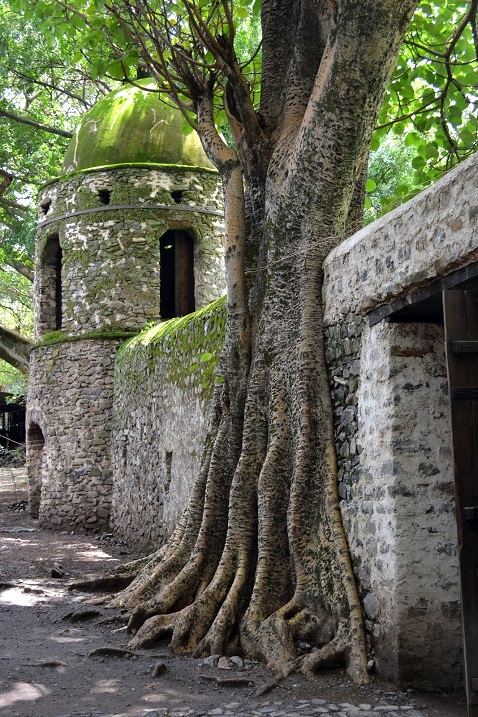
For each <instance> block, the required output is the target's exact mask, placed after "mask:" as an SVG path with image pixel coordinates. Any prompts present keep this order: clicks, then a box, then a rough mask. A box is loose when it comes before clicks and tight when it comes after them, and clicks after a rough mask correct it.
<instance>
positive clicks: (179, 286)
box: [160, 230, 195, 319]
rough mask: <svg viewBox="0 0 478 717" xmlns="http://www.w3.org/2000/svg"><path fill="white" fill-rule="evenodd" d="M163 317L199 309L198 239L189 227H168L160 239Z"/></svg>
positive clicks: (181, 314) (161, 306)
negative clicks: (196, 295)
mask: <svg viewBox="0 0 478 717" xmlns="http://www.w3.org/2000/svg"><path fill="white" fill-rule="evenodd" d="M160 262H161V289H160V314H161V318H162V319H172V318H173V317H175V316H185V315H186V314H190V313H191V312H192V311H194V310H195V304H194V243H193V240H192V238H191V237H190V236H189V234H187V233H186V232H185V231H171V230H170V231H167V232H166V233H165V234H163V236H162V237H161V241H160Z"/></svg>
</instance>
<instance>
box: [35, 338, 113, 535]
mask: <svg viewBox="0 0 478 717" xmlns="http://www.w3.org/2000/svg"><path fill="white" fill-rule="evenodd" d="M120 343H121V341H120V340H105V341H100V340H95V341H72V342H62V343H58V344H53V345H45V346H39V347H37V348H35V349H34V350H33V351H32V358H31V368H30V389H29V395H28V404H27V406H28V407H27V417H26V425H27V431H28V432H29V434H30V438H33V439H36V440H29V441H28V443H27V461H28V466H29V480H30V504H31V510H32V512H33V513H36V512H37V511H39V518H40V523H41V524H42V525H49V526H51V527H54V528H58V529H60V528H65V529H69V530H72V529H86V530H91V529H94V530H99V529H102V528H103V529H105V528H107V527H108V520H109V513H110V505H111V490H112V470H111V427H112V424H111V415H112V396H113V368H114V358H115V354H116V351H117V348H118V346H119V344H120Z"/></svg>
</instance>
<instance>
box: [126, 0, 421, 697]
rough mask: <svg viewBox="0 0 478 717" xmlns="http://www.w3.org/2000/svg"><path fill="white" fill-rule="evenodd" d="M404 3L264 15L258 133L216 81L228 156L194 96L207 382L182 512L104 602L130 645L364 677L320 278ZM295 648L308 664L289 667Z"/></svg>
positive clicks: (375, 0)
mask: <svg viewBox="0 0 478 717" xmlns="http://www.w3.org/2000/svg"><path fill="white" fill-rule="evenodd" d="M415 5H416V0H398V1H397V0H363V1H361V2H356V0H338V1H334V0H332V1H331V2H325V1H324V2H320V1H319V2H317V3H312V2H308V0H306V1H305V2H299V0H294V1H293V2H290V0H276V1H275V2H274V1H273V0H266V1H265V2H264V5H263V30H264V46H263V53H264V58H263V67H264V76H263V88H262V100H261V108H260V114H259V116H260V117H261V118H262V122H261V124H260V126H259V124H258V123H257V122H255V121H254V118H253V117H252V118H251V106H250V104H248V103H247V102H246V101H245V100H244V97H243V94H242V92H243V85H242V84H241V82H240V81H239V79H238V77H237V72H236V71H237V67H236V68H234V67H232V68H226V70H225V74H226V75H227V80H228V82H229V88H228V92H229V96H228V97H229V99H228V103H229V109H230V110H231V108H232V107H234V116H233V121H232V123H233V130H234V136H235V138H236V145H237V153H238V157H236V156H235V154H234V153H233V154H231V150H228V151H225V149H224V147H223V145H221V143H220V142H218V137H217V135H215V133H214V128H213V124H212V112H211V107H212V100H211V98H208V96H207V92H206V91H205V90H204V91H203V93H202V94H201V96H200V97H198V98H196V107H197V111H198V124H199V132H200V136H201V138H202V141H203V144H204V147H205V149H206V151H207V152H208V154H209V156H210V158H211V159H212V160H213V161H214V162H215V164H216V166H217V167H218V169H219V171H220V172H221V174H222V176H223V180H224V188H225V197H226V263H227V271H228V291H229V298H228V319H227V328H226V342H225V349H224V353H223V357H222V361H221V365H220V368H219V372H220V373H221V374H222V375H223V376H224V382H223V384H222V386H221V387H219V388H217V389H216V393H215V397H214V401H213V408H212V419H211V428H210V432H209V435H208V439H207V442H206V449H205V453H204V458H203V463H202V468H201V471H200V474H199V476H198V479H197V481H196V484H195V487H194V489H193V492H192V496H191V500H190V503H189V506H188V509H187V510H186V512H185V514H184V515H183V517H182V519H181V521H180V524H179V526H178V528H177V530H176V531H175V533H174V535H173V536H172V538H171V540H170V541H169V543H168V544H167V545H166V546H165V547H164V548H162V549H161V550H160V551H158V553H157V554H155V555H153V556H152V557H151V559H150V561H149V562H148V564H147V565H146V566H145V567H144V566H143V567H142V568H141V570H139V571H138V569H137V567H136V566H132V567H131V570H130V571H129V572H128V568H126V569H123V573H122V575H123V576H124V575H126V577H127V579H128V580H131V581H132V582H131V583H130V585H129V586H128V587H127V588H126V589H125V590H123V591H122V592H121V593H120V594H119V595H118V596H117V597H116V598H115V599H114V600H113V601H112V606H114V607H121V608H128V609H130V610H131V618H130V622H129V629H130V631H131V633H132V634H133V638H132V641H131V645H132V646H133V647H145V646H148V645H151V644H152V643H154V641H155V640H157V639H158V638H159V637H160V636H161V635H164V634H170V635H171V644H172V647H173V648H174V649H175V650H176V651H177V652H194V654H195V655H204V654H210V653H219V654H224V652H225V650H226V648H227V647H228V646H237V645H238V644H241V646H242V647H243V648H244V650H245V651H246V653H247V654H249V655H250V656H253V657H256V658H260V659H263V660H265V661H266V662H267V663H268V664H269V665H270V666H271V667H272V668H274V669H275V670H277V671H278V672H283V673H285V672H287V671H290V669H292V668H294V669H301V670H303V671H305V672H313V671H315V670H316V669H317V668H318V667H320V666H322V665H330V664H334V663H335V662H336V661H338V660H340V661H345V663H346V664H347V668H348V672H349V675H350V676H351V677H352V679H354V680H355V681H356V682H358V683H360V682H365V681H366V680H367V669H366V664H367V657H366V650H365V641H364V630H363V619H362V610H361V606H360V602H359V599H358V594H357V590H356V586H355V581H354V575H353V571H352V566H351V561H350V556H349V551H348V546H347V541H346V537H345V534H344V530H343V526H342V522H341V517H340V510H339V501H338V495H337V471H336V458H335V447H334V434H333V422H332V418H333V414H332V406H331V399H330V394H329V382H328V377H327V367H326V362H325V350H324V337H323V305H322V295H321V280H322V263H323V260H324V259H325V257H326V255H327V254H328V252H329V251H330V250H331V248H332V247H333V246H335V244H336V243H337V242H339V241H341V240H342V239H343V238H345V236H347V232H349V231H350V229H351V225H355V224H356V221H357V211H356V207H357V198H360V196H362V195H363V176H364V167H365V162H366V158H367V154H368V148H369V143H370V137H371V133H372V130H373V127H374V124H375V121H376V117H377V114H378V111H379V109H380V104H381V102H382V99H383V95H384V92H385V88H386V84H387V82H388V78H389V75H390V73H391V70H392V68H393V66H394V63H395V61H396V57H397V54H398V50H399V46H400V42H401V39H402V37H403V34H404V32H405V29H406V26H407V24H408V22H409V20H410V17H411V14H412V12H413V9H414V7H415ZM285 28H287V31H286V30H285ZM288 38H290V41H291V42H292V43H293V45H292V48H290V47H289V45H288ZM232 56H233V53H232V54H231V57H232ZM231 93H232V95H233V97H232V100H233V101H230V99H231ZM231 111H232V110H231ZM239 162H240V164H239ZM240 167H242V171H243V174H244V179H245V186H246V195H245V199H244V200H243V199H242V196H241V188H240V187H241V182H240V181H238V177H239V176H240V175H239V174H238V171H239V168H240ZM354 228H355V227H354ZM243 259H244V261H245V270H244V267H243ZM302 639H303V640H307V641H308V642H311V643H312V644H313V645H314V650H313V651H312V652H311V653H310V654H309V655H306V656H303V657H301V658H300V659H298V658H297V652H296V648H295V642H296V641H297V640H302Z"/></svg>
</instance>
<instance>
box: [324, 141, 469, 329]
mask: <svg viewBox="0 0 478 717" xmlns="http://www.w3.org/2000/svg"><path fill="white" fill-rule="evenodd" d="M477 260H478V155H474V156H472V157H470V158H469V159H468V160H466V161H465V162H463V164H460V165H459V166H458V167H456V168H455V169H454V170H453V171H452V172H449V173H448V174H446V175H445V176H444V177H443V178H442V179H440V180H439V181H438V182H437V183H436V184H434V185H433V186H432V187H430V188H428V189H426V190H425V191H423V192H421V193H420V194H419V195H418V196H416V197H415V198H414V199H412V200H410V201H409V202H407V203H406V204H404V205H403V206H401V207H399V208H398V209H395V210H394V211H393V212H390V214H386V215H385V216H383V217H381V219H378V220H377V221H376V222H374V223H373V224H371V225H370V226H368V227H365V228H364V229H362V230H361V231H359V232H357V233H356V234H354V235H353V236H351V237H350V238H349V239H347V240H346V241H344V242H342V243H341V244H339V245H338V246H337V247H336V248H335V249H334V250H333V251H332V252H331V253H330V254H329V256H328V257H327V259H326V260H325V262H324V302H325V307H326V308H325V323H326V325H335V324H337V323H340V324H342V323H343V321H344V320H346V317H347V315H349V314H350V313H353V314H359V315H364V314H365V313H366V312H367V311H370V310H371V309H375V308H377V307H378V306H380V305H381V304H385V303H387V302H390V301H392V300H393V299H398V298H402V297H406V296H409V295H410V294H412V293H413V291H415V290H416V289H418V288H419V287H421V286H423V285H425V284H427V283H429V282H430V281H432V280H434V279H437V278H441V277H442V276H445V275H446V274H449V273H451V272H452V271H454V270H456V269H459V268H461V267H464V266H467V265H468V264H471V263H472V262H474V261H477Z"/></svg>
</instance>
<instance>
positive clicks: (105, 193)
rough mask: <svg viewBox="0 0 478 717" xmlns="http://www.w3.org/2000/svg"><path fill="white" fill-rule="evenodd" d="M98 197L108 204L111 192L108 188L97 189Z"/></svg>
mask: <svg viewBox="0 0 478 717" xmlns="http://www.w3.org/2000/svg"><path fill="white" fill-rule="evenodd" d="M98 199H99V200H100V202H101V203H102V204H109V203H110V201H111V192H110V190H109V189H98Z"/></svg>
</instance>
